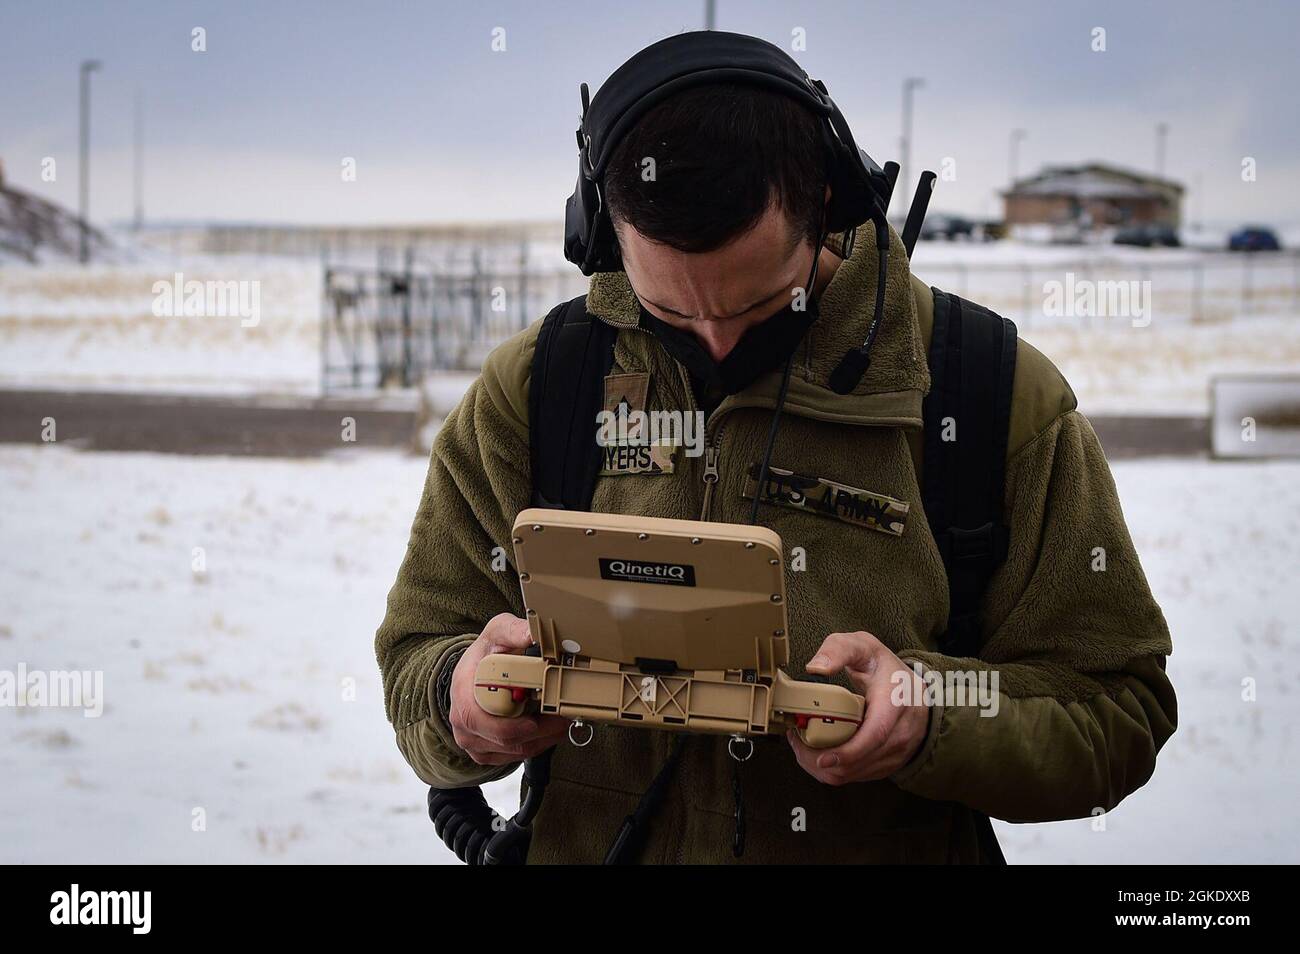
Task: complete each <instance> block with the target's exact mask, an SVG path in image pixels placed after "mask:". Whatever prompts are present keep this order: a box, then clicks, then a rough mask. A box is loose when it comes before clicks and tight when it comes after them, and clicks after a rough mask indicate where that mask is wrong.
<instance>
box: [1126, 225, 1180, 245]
mask: <svg viewBox="0 0 1300 954" xmlns="http://www.w3.org/2000/svg"><path fill="white" fill-rule="evenodd" d="M1114 242H1115V244H1116V245H1136V246H1138V247H1140V248H1179V247H1181V246H1182V244H1183V243H1182V242H1181V241H1180V240H1179V238H1178V233H1177V232H1176V231H1175V230H1174V229H1172V228H1170V227H1169V226H1168V225H1130V226H1127V227H1126V228H1122V229H1120V230H1119V231H1118V232H1116V233H1115V238H1114Z"/></svg>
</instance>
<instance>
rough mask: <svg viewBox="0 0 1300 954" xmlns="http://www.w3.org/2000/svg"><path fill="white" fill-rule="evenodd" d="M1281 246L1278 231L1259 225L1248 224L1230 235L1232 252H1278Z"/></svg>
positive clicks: (1229, 246)
mask: <svg viewBox="0 0 1300 954" xmlns="http://www.w3.org/2000/svg"><path fill="white" fill-rule="evenodd" d="M1281 248H1282V243H1281V242H1279V241H1278V240H1277V233H1276V232H1274V231H1273V230H1272V229H1266V228H1264V227H1262V226H1258V225H1247V226H1246V227H1245V228H1241V229H1238V230H1237V231H1235V232H1233V233H1232V235H1230V236H1229V237H1228V251H1230V252H1276V251H1278V250H1280V249H1281Z"/></svg>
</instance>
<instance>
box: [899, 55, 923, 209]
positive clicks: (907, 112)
mask: <svg viewBox="0 0 1300 954" xmlns="http://www.w3.org/2000/svg"><path fill="white" fill-rule="evenodd" d="M924 85H925V80H923V79H921V78H920V77H917V76H909V77H907V78H906V79H905V80H903V135H902V136H901V137H900V138H899V141H898V181H899V182H901V183H902V184H903V200H904V202H903V211H904V212H906V211H907V208H908V205H907V198H908V193H907V190H908V189H909V188H911V185H912V180H911V179H910V178H909V176H910V174H911V169H910V166H911V161H912V91H913V90H916V89H919V88H920V87H922V86H924Z"/></svg>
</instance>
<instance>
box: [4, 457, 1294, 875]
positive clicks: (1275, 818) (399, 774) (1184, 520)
mask: <svg viewBox="0 0 1300 954" xmlns="http://www.w3.org/2000/svg"><path fill="white" fill-rule="evenodd" d="M424 469H425V464H424V461H423V460H421V459H418V458H413V457H407V456H402V455H398V454H395V453H394V454H387V453H376V452H357V453H349V454H339V455H338V456H334V457H329V458H324V459H319V460H305V461H303V460H293V461H289V460H266V459H222V458H191V457H180V456H162V455H150V454H115V453H87V452H81V451H76V450H73V449H69V448H62V447H41V448H32V447H15V446H3V447H0V501H3V504H2V505H0V669H10V670H12V669H13V668H15V667H16V666H17V665H18V664H19V663H20V662H21V663H24V664H26V666H27V667H28V669H30V670H36V669H40V670H68V669H102V670H103V672H104V691H105V697H106V703H105V709H104V713H103V715H102V717H100V718H98V719H94V718H84V717H83V716H82V715H81V714H80V713H77V712H73V711H68V710H52V709H32V708H5V709H0V778H3V779H4V783H3V784H2V785H0V861H3V862H42V861H43V862H109V861H112V862H142V861H170V862H203V863H214V862H216V863H220V862H241V861H253V862H277V861H283V862H326V861H333V862H417V863H418V862H428V861H448V860H452V859H451V856H450V855H449V853H448V852H446V851H445V850H444V849H443V848H442V847H441V845H440V844H439V842H438V841H437V839H436V837H435V835H434V833H433V830H432V826H431V825H430V824H429V823H428V821H427V819H426V818H425V817H424V806H423V802H424V790H423V788H422V786H421V785H420V783H419V782H418V781H417V780H416V779H415V777H414V776H413V775H412V774H411V773H410V771H409V769H407V767H406V765H405V764H404V763H403V761H402V760H401V757H400V756H399V755H398V753H397V751H396V748H395V747H394V745H393V742H392V735H391V731H390V729H389V728H388V726H387V723H386V722H385V720H384V716H383V704H382V698H381V690H380V681H379V676H378V673H377V671H376V667H375V661H374V657H373V654H372V648H371V638H372V634H373V632H374V629H375V627H376V625H377V624H378V622H379V620H380V618H381V616H382V614H383V607H384V598H385V595H386V593H387V589H388V587H389V585H390V584H391V582H392V579H393V576H394V573H395V570H396V567H397V565H398V562H399V561H400V559H401V556H402V553H403V549H404V547H405V543H406V535H407V530H408V527H409V523H410V519H411V516H412V513H413V511H414V508H415V503H416V500H417V497H418V495H419V492H420V487H421V482H422V480H423V476H424ZM1115 473H1116V477H1117V479H1118V481H1119V485H1120V490H1121V494H1122V496H1123V499H1124V503H1125V509H1126V513H1127V515H1128V518H1129V521H1130V525H1131V527H1132V529H1133V532H1134V534H1135V536H1136V539H1137V542H1138V547H1139V550H1140V551H1141V553H1142V556H1143V560H1144V564H1145V566H1146V569H1147V573H1148V575H1149V577H1150V579H1151V583H1152V586H1153V587H1154V589H1155V592H1156V594H1157V596H1158V597H1159V598H1160V600H1161V601H1162V604H1163V605H1164V608H1165V612H1166V614H1167V616H1168V618H1169V621H1170V624H1171V626H1172V629H1173V632H1174V642H1175V647H1176V649H1175V653H1174V655H1173V657H1172V658H1171V660H1170V664H1169V667H1170V672H1171V674H1172V678H1173V680H1174V683H1175V685H1176V687H1177V689H1178V691H1179V703H1180V709H1181V726H1180V728H1179V731H1178V734H1177V735H1175V736H1174V738H1173V740H1172V741H1171V742H1170V744H1169V745H1168V746H1167V747H1166V749H1165V751H1164V752H1163V754H1162V755H1161V757H1160V765H1159V768H1158V770H1157V772H1156V776H1155V778H1154V780H1153V781H1152V782H1151V783H1150V784H1149V785H1148V786H1147V787H1146V788H1144V789H1142V790H1141V791H1140V792H1138V793H1137V794H1136V795H1134V796H1133V797H1132V798H1130V799H1129V800H1128V801H1127V802H1125V803H1124V804H1123V805H1122V806H1121V807H1120V808H1119V809H1118V810H1116V811H1115V812H1114V813H1112V815H1111V816H1109V817H1108V818H1107V819H1106V830H1105V831H1094V830H1093V828H1092V825H1091V823H1090V822H1088V821H1076V822H1063V823H1059V824H1053V825H1039V826H1029V827H1019V826H1005V825H1004V826H1000V828H1001V833H1002V836H1003V839H1004V842H1005V844H1006V848H1007V854H1008V856H1009V858H1010V859H1011V860H1012V861H1021V862H1024V861H1079V862H1089V861H1095V862H1106V861H1114V862H1159V861H1171V862H1190V861H1210V862H1227V861H1244V862H1251V861H1277V862H1280V861H1290V862H1295V861H1300V819H1297V815H1296V812H1295V811H1294V806H1293V804H1292V802H1293V801H1294V792H1295V791H1296V790H1297V788H1300V761H1298V759H1300V744H1298V741H1300V740H1298V739H1297V734H1298V733H1300V693H1298V692H1297V690H1296V689H1295V687H1294V686H1292V684H1291V683H1292V680H1294V679H1296V678H1297V677H1300V638H1298V636H1297V632H1296V623H1295V620H1296V619H1297V617H1300V590H1297V587H1296V567H1297V565H1298V564H1300V544H1298V543H1297V541H1298V540H1300V464H1295V463H1250V464H1222V463H1219V464H1215V463H1209V462H1204V461H1195V462H1193V461H1168V462H1140V463H1123V464H1119V465H1117V466H1116V467H1115ZM195 548H202V551H201V553H197V554H196V550H195ZM199 558H201V561H200V562H201V563H203V564H205V566H206V569H205V570H204V571H202V572H199V571H196V570H195V569H194V567H195V565H196V561H199ZM1246 678H1250V679H1253V680H1255V683H1256V686H1257V699H1258V701H1254V702H1244V701H1242V680H1243V679H1246ZM515 790H516V786H515V783H514V782H513V781H510V780H507V781H504V782H499V783H496V784H495V785H494V786H492V788H491V790H490V792H489V797H490V798H491V799H492V800H493V802H494V804H496V805H497V806H498V807H499V808H503V809H505V808H511V807H512V806H513V804H514V797H515ZM196 809H201V810H202V812H203V816H202V817H203V818H204V819H205V821H206V830H202V831H195V830H194V827H195V825H194V819H195V818H196V817H197V816H196V814H195V811H196Z"/></svg>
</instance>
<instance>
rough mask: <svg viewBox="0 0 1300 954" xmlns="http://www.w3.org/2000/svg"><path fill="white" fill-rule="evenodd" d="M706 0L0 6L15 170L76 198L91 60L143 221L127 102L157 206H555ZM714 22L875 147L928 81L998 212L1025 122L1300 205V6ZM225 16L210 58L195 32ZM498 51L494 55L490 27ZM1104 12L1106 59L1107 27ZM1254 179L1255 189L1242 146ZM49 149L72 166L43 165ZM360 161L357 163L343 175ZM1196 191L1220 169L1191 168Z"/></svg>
mask: <svg viewBox="0 0 1300 954" xmlns="http://www.w3.org/2000/svg"><path fill="white" fill-rule="evenodd" d="M703 8H704V4H703V2H702V0H689V2H678V0H656V2H654V3H646V4H640V3H638V4H596V3H591V2H582V3H575V2H508V3H466V2H444V0H431V2H424V3H397V2H383V0H379V2H372V3H356V2H348V3H341V2H316V3H307V2H273V0H264V2H262V3H250V2H243V0H227V2H222V3H191V2H165V3H164V2H143V0H139V2H130V3H128V2H122V3H81V2H58V0H45V2H40V3H36V2H26V0H0V90H3V95H0V159H3V161H4V164H5V171H6V178H7V179H8V180H9V181H10V182H12V183H15V184H17V185H19V186H21V187H23V188H27V189H30V190H32V191H35V192H37V193H38V194H40V195H43V196H46V197H48V198H51V199H54V200H56V201H59V202H62V203H65V204H68V205H70V206H71V205H75V201H76V188H77V184H76V183H77V138H76V135H77V64H78V62H79V61H80V60H81V59H83V58H86V57H94V58H98V59H100V60H102V61H103V62H104V68H103V71H102V72H101V73H99V74H96V75H95V77H94V79H93V84H94V86H93V89H94V94H93V130H92V142H93V161H92V169H93V181H92V196H93V198H92V217H93V218H95V219H96V220H99V221H104V220H121V219H125V218H128V217H129V216H130V213H131V206H132V199H131V181H132V179H131V141H132V111H133V102H134V98H135V96H136V93H137V91H139V92H140V94H141V95H142V96H143V98H144V103H145V110H146V130H145V138H146V184H145V209H146V215H147V216H148V217H149V218H150V219H165V220H192V219H212V220H226V221H249V220H255V221H283V222H291V221H305V222H340V223H382V222H435V221H455V220H477V219H547V218H558V217H559V216H560V215H561V214H562V210H563V202H564V199H565V197H566V196H567V194H568V192H569V191H570V190H571V189H572V185H573V179H574V174H575V168H576V166H575V147H574V140H573V130H574V127H575V126H576V122H577V114H578V108H579V107H578V84H579V83H580V82H581V81H583V80H586V81H587V82H589V83H590V84H591V85H592V87H593V89H594V88H595V87H596V86H597V85H598V84H599V83H600V82H601V81H603V80H604V78H605V77H606V76H607V75H608V74H609V73H610V72H611V71H612V70H613V69H614V68H615V67H616V66H617V65H618V64H619V63H620V62H622V61H623V60H624V59H626V58H627V57H628V56H630V55H631V54H632V53H633V52H635V51H636V50H637V49H639V48H641V47H643V46H645V45H647V44H649V43H651V42H653V41H654V40H657V39H659V38H661V37H663V36H666V35H669V34H671V33H676V32H678V31H680V30H683V29H697V28H699V27H700V26H701V25H702V22H703ZM717 8H718V24H717V25H718V28H719V29H726V30H735V31H738V32H743V33H751V34H754V35H757V36H761V37H764V38H765V39H768V40H771V41H772V42H775V43H777V44H779V45H781V46H783V47H785V48H786V49H787V50H791V44H792V38H793V36H794V31H796V30H802V31H803V35H804V36H806V47H807V48H806V50H791V52H792V53H793V55H794V56H795V58H796V59H797V60H799V62H800V63H801V64H802V65H803V66H804V67H805V68H806V69H808V70H809V72H811V73H812V75H813V76H815V77H818V78H820V79H822V80H824V81H825V82H826V84H827V86H828V87H829V88H830V91H831V94H832V95H833V96H834V97H835V99H836V101H837V102H838V103H839V105H840V107H841V109H843V111H844V113H845V115H846V116H847V117H848V119H849V122H850V124H851V125H852V126H853V129H854V132H855V135H856V136H857V139H858V142H859V144H861V145H863V146H864V147H865V148H866V149H867V150H868V151H869V152H870V153H871V154H872V155H873V156H874V157H875V158H876V159H877V160H878V161H881V162H883V161H884V160H886V159H889V158H895V157H896V155H897V152H898V139H899V133H900V100H901V96H900V86H901V81H902V78H903V77H904V76H920V77H924V79H925V86H924V87H923V88H922V89H921V90H919V91H918V92H917V94H916V118H915V137H914V150H913V155H914V162H913V176H915V175H916V174H917V173H918V172H919V170H920V169H921V168H922V167H930V168H937V167H938V166H939V165H940V164H941V163H942V162H943V160H944V159H945V158H951V159H952V160H954V162H955V170H956V179H955V181H950V182H940V184H939V190H938V192H937V193H936V197H935V200H934V203H933V206H932V207H933V208H934V209H938V210H953V211H963V212H967V213H972V214H978V215H989V216H992V215H996V214H998V212H999V210H1000V203H998V202H997V201H996V199H995V190H996V189H998V188H1000V187H1001V186H1003V185H1004V184H1005V181H1006V178H1007V172H1008V137H1009V132H1010V130H1011V129H1013V128H1016V127H1022V128H1024V129H1026V130H1027V131H1028V138H1027V139H1026V141H1025V142H1024V144H1023V146H1022V147H1021V154H1020V170H1021V172H1022V173H1024V172H1027V171H1032V170H1034V169H1037V168H1038V167H1039V166H1041V165H1042V164H1044V163H1048V162H1073V161H1079V160H1084V159H1104V160H1110V161H1114V162H1117V163H1120V164H1123V165H1128V166H1132V167H1136V168H1142V169H1151V168H1153V165H1154V161H1155V158H1154V157H1155V133H1154V127H1155V124H1156V123H1157V122H1158V121H1164V122H1167V123H1169V126H1170V133H1169V140H1168V164H1167V170H1168V172H1169V174H1170V175H1171V176H1173V177H1175V178H1178V179H1181V180H1182V181H1184V182H1185V184H1186V185H1187V186H1188V187H1189V190H1190V192H1189V200H1188V205H1187V207H1186V210H1185V211H1186V213H1187V216H1188V218H1196V217H1198V216H1202V217H1204V219H1206V220H1207V221H1210V222H1216V221H1217V222H1223V223H1234V222H1242V221H1246V220H1263V221H1265V222H1269V223H1273V224H1277V225H1284V224H1291V223H1295V222H1298V221H1300V122H1297V119H1298V117H1300V107H1297V103H1296V97H1297V90H1298V89H1300V57H1297V56H1296V54H1295V50H1294V43H1295V38H1296V36H1297V33H1300V4H1296V3H1293V2H1292V3H1288V2H1281V0H1279V2H1264V0H1260V2H1239V3H1224V2H1202V0H1187V2H1152V3H1135V2H1132V0H1128V2H1123V3H1108V2H1103V3H1088V4H1086V5H1085V4H1064V3H1056V2H1053V3H1042V2H1013V3H981V4H976V3H969V2H951V3H950V2H943V3H926V2H916V3H889V4H881V3H864V2H861V0H859V2H856V3H850V2H811V0H806V2H803V3H780V2H769V0H753V2H744V0H718V3H717ZM195 27H203V28H204V29H205V30H206V33H207V51H206V52H203V53H198V52H194V51H192V50H191V48H190V47H191V30H192V29H193V28H195ZM498 27H500V28H503V29H504V31H505V34H504V35H505V44H506V49H505V51H504V52H494V51H493V50H492V39H493V30H494V28H498ZM1095 27H1102V28H1104V29H1105V31H1106V50H1105V52H1093V51H1092V49H1091V44H1092V31H1093V29H1094V28H1095ZM1247 156H1249V157H1253V158H1254V159H1255V161H1256V167H1257V180H1256V181H1254V182H1243V181H1242V176H1241V165H1242V160H1243V157H1247ZM45 157H53V158H54V159H55V161H56V171H57V179H56V181H54V182H45V181H42V179H41V163H42V160H43V159H44V158H45ZM344 157H354V158H355V159H356V162H357V179H356V181H355V182H344V181H342V177H341V175H340V170H341V164H342V160H343V158H344ZM1198 183H1199V186H1200V188H1199V189H1198V188H1197V186H1198Z"/></svg>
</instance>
